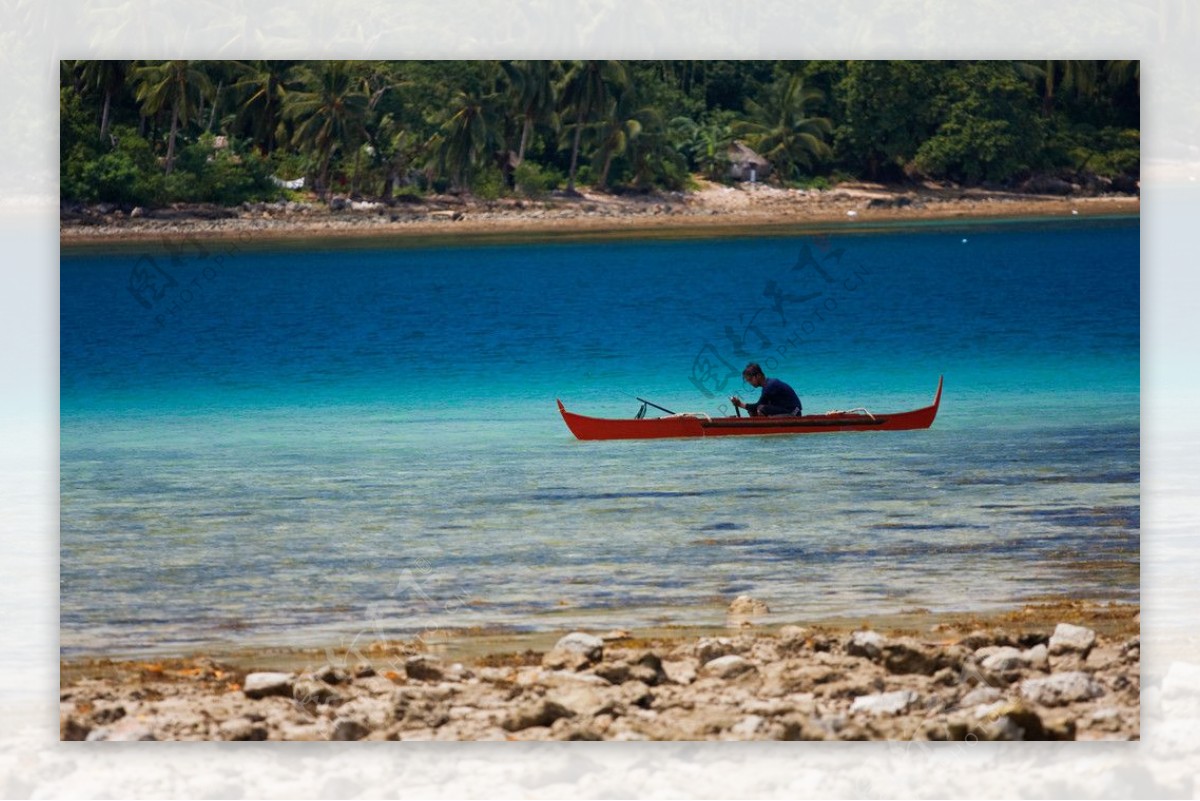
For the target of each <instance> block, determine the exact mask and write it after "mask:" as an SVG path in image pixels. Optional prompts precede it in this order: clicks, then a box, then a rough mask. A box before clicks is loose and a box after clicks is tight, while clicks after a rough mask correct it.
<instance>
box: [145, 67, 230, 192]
mask: <svg viewBox="0 0 1200 801" xmlns="http://www.w3.org/2000/svg"><path fill="white" fill-rule="evenodd" d="M196 65H197V62H195V61H161V62H157V63H153V62H152V63H149V64H145V65H143V66H140V67H135V68H134V69H133V77H134V79H135V80H136V81H137V84H138V88H137V95H136V96H137V99H138V102H140V103H141V104H142V116H146V117H148V116H151V115H154V114H157V113H159V112H160V111H161V110H162V109H164V108H167V107H170V109H171V133H170V135H169V136H168V138H167V164H166V173H167V175H170V174H171V169H172V168H173V167H174V166H175V138H176V137H177V136H178V134H179V129H180V127H187V124H188V121H189V120H190V119H195V117H196V116H197V113H198V111H199V109H200V108H201V105H200V104H201V102H202V101H203V99H204V98H207V97H211V96H212V94H213V88H212V82H211V81H210V80H209V79H208V75H207V74H205V72H204V71H203V70H202V69H200V68H199V67H198V66H196Z"/></svg>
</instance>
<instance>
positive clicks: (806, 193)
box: [60, 182, 1139, 247]
mask: <svg viewBox="0 0 1200 801" xmlns="http://www.w3.org/2000/svg"><path fill="white" fill-rule="evenodd" d="M1075 188H1076V189H1081V188H1079V187H1075ZM1067 191H1068V192H1073V190H1072V189H1071V187H1067ZM1138 209H1139V198H1138V197H1137V196H1135V195H1128V194H1115V193H1109V194H1091V195H1089V194H1074V193H1072V194H1067V195H1051V194H1028V193H1017V192H1004V191H993V190H982V189H958V188H946V187H940V186H934V185H929V186H922V187H911V188H901V189H897V188H894V187H892V188H889V187H885V186H882V185H878V184H862V183H855V184H839V185H837V186H836V187H834V188H831V189H828V190H818V189H781V188H776V187H771V186H765V185H762V184H739V185H735V186H723V185H719V184H713V183H708V182H705V183H703V184H701V188H700V189H698V190H697V191H691V192H675V193H655V194H644V195H641V194H624V195H615V194H607V193H599V192H591V191H583V192H580V193H579V194H578V195H577V196H569V197H568V196H565V195H564V194H563V193H554V194H551V195H547V196H546V197H544V198H540V199H516V198H503V199H498V200H483V199H479V198H474V197H470V196H451V195H435V196H428V197H423V198H415V199H408V200H402V201H393V202H391V203H381V202H378V201H356V200H351V199H349V198H345V197H341V196H335V197H333V198H332V199H331V200H330V202H329V203H328V204H326V203H320V202H317V201H276V202H272V203H246V204H243V205H242V206H241V207H235V208H224V207H206V206H177V207H173V208H166V209H154V210H151V209H142V208H139V207H134V208H121V207H118V206H117V205H115V204H100V205H96V206H73V207H70V208H63V209H62V210H61V213H60V221H61V227H60V241H61V243H62V244H63V245H64V246H68V247H70V246H88V245H112V244H114V243H119V242H132V243H137V242H153V241H157V240H160V239H162V238H163V237H175V236H197V237H201V238H206V239H217V240H219V239H221V238H225V237H241V238H246V237H247V236H253V238H254V241H256V242H272V241H278V240H286V239H309V238H313V237H322V238H325V237H329V238H335V237H345V238H360V237H394V238H438V237H450V238H459V237H462V236H471V237H473V238H487V237H499V238H504V239H511V238H518V239H530V238H532V239H537V238H558V237H562V236H582V237H588V236H605V235H614V234H616V235H625V236H634V235H636V236H656V235H659V236H666V235H720V234H722V233H725V234H730V233H749V232H753V231H755V230H762V229H767V230H769V229H786V228H788V227H797V226H800V227H811V226H825V225H830V226H833V225H837V226H841V225H863V224H867V225H870V224H891V225H896V224H900V225H903V224H905V223H919V222H923V221H930V220H951V221H952V220H956V219H990V218H995V219H1005V218H1055V217H1062V218H1070V217H1072V216H1081V215H1082V216H1095V215H1135V214H1137V213H1138Z"/></svg>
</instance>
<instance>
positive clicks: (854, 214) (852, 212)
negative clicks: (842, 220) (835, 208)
mask: <svg viewBox="0 0 1200 801" xmlns="http://www.w3.org/2000/svg"><path fill="white" fill-rule="evenodd" d="M846 216H847V217H857V216H858V212H857V211H855V210H854V209H850V211H848V212H846Z"/></svg>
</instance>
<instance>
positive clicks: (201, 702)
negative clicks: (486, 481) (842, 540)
mask: <svg viewBox="0 0 1200 801" xmlns="http://www.w3.org/2000/svg"><path fill="white" fill-rule="evenodd" d="M758 608H760V604H759V602H756V601H754V600H753V599H749V598H739V599H737V600H736V601H735V602H734V603H733V605H731V608H730V619H729V627H728V629H727V630H725V631H706V632H703V633H695V632H691V633H689V632H686V631H683V632H677V633H672V634H668V635H666V636H660V635H659V634H658V633H655V634H653V635H650V634H648V635H647V636H642V635H641V634H639V633H637V632H632V633H631V632H628V631H610V632H585V631H575V632H567V633H565V634H562V635H561V636H557V635H555V636H557V639H551V640H546V639H545V638H543V640H542V642H544V643H550V644H549V645H539V643H537V642H531V641H529V640H523V639H522V638H520V637H513V638H510V639H508V640H507V641H504V640H501V641H499V642H497V641H495V640H492V641H491V642H490V643H489V644H488V645H487V646H486V647H485V648H481V647H480V646H479V644H478V643H475V644H474V645H473V644H472V642H471V638H470V637H465V638H458V639H457V640H455V641H452V642H450V643H449V645H448V647H447V643H442V644H441V645H440V646H437V647H434V646H433V645H432V644H431V643H430V642H428V641H422V640H408V641H396V642H377V643H373V644H372V645H371V646H370V647H366V648H360V649H355V650H354V651H353V652H346V651H342V652H334V651H325V652H301V651H297V652H292V653H282V652H279V651H274V652H269V653H267V652H259V653H248V652H243V653H241V654H239V655H228V656H221V657H212V656H193V657H190V658H187V659H171V660H162V661H157V662H136V661H129V662H113V661H110V660H91V661H81V662H76V663H72V664H64V665H63V666H62V672H61V690H60V735H61V737H62V739H64V740H91V741H95V740H618V741H622V740H624V741H628V740H890V741H901V740H903V741H910V740H920V741H970V740H980V741H992V740H1136V739H1139V736H1140V729H1139V715H1140V708H1139V695H1140V686H1141V682H1140V675H1139V664H1140V638H1139V622H1140V616H1139V615H1138V612H1137V608H1136V607H1134V606H1132V605H1114V604H1109V605H1098V604H1089V603H1082V602H1075V601H1071V602H1058V603H1046V604H1034V605H1027V606H1024V607H1022V608H1020V609H1015V610H1013V611H1011V612H1008V613H1003V614H996V615H990V616H986V617H979V616H961V617H957V618H955V617H944V616H933V615H922V614H920V613H917V614H915V615H913V616H909V617H908V618H906V619H904V620H902V621H900V620H891V621H889V620H880V621H872V622H865V621H864V622H860V623H858V624H857V625H848V624H846V623H845V622H835V621H827V622H825V623H821V624H813V625H787V626H782V627H779V628H773V629H770V630H765V629H759V628H757V627H756V626H755V625H754V624H753V622H752V619H753V617H754V614H755V611H756V609H758ZM1068 621H1075V622H1068ZM530 646H537V647H530Z"/></svg>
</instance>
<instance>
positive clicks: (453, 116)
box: [440, 90, 498, 189]
mask: <svg viewBox="0 0 1200 801" xmlns="http://www.w3.org/2000/svg"><path fill="white" fill-rule="evenodd" d="M493 99H494V96H491V95H488V96H484V95H481V94H479V93H477V92H467V91H463V90H459V91H458V93H457V94H456V95H455V96H454V100H452V101H451V106H450V116H449V117H448V118H447V119H446V121H445V122H444V123H442V127H441V129H440V133H441V141H440V155H441V158H442V159H443V161H444V163H445V164H446V167H447V169H448V170H449V172H450V178H451V181H452V182H453V184H454V185H455V186H456V187H458V188H459V189H465V188H467V185H468V183H469V179H470V176H471V172H472V170H473V169H474V167H476V166H477V165H479V164H480V163H482V162H484V161H486V159H487V157H488V156H489V155H490V154H491V152H492V151H493V150H494V149H495V148H494V147H493V145H494V144H495V142H496V141H497V139H498V137H497V131H496V126H495V124H494V122H493V120H492V114H491V101H492V100H493Z"/></svg>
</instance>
